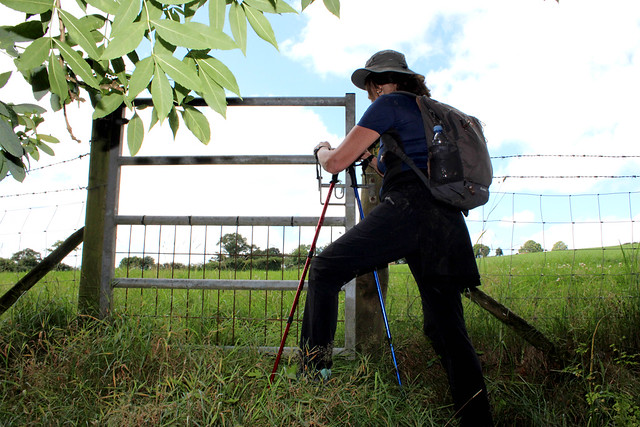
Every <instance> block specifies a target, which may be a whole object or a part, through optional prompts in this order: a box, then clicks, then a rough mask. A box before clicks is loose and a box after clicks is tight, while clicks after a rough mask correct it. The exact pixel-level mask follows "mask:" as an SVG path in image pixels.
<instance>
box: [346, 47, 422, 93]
mask: <svg viewBox="0 0 640 427" xmlns="http://www.w3.org/2000/svg"><path fill="white" fill-rule="evenodd" d="M390 71H391V72H394V73H401V74H411V75H417V76H420V74H418V73H416V72H414V71H411V70H410V69H409V67H408V66H407V60H406V59H405V57H404V55H403V54H401V53H400V52H396V51H395V50H381V51H380V52H377V53H374V54H373V56H372V57H371V58H369V60H368V61H367V62H366V64H364V68H358V69H357V70H355V71H354V72H353V74H352V75H351V81H352V82H353V84H354V85H356V87H358V88H360V89H364V90H366V86H365V84H364V82H365V80H366V79H367V76H368V75H369V74H371V73H386V72H390Z"/></svg>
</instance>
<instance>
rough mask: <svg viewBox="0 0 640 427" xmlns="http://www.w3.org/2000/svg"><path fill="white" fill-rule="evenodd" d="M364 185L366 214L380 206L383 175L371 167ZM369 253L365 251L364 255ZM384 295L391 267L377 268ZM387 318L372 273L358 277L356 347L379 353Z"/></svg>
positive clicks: (361, 350) (364, 350)
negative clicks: (379, 199) (381, 176)
mask: <svg viewBox="0 0 640 427" xmlns="http://www.w3.org/2000/svg"><path fill="white" fill-rule="evenodd" d="M362 180H363V182H364V183H365V187H364V189H363V190H362V196H361V201H362V210H363V212H364V215H365V216H366V215H367V214H368V213H369V212H371V210H372V209H373V208H374V207H375V206H377V205H378V194H379V192H380V187H381V185H382V178H380V176H379V175H378V174H377V173H375V172H374V171H373V170H372V169H371V168H369V169H367V171H366V173H364V174H363V178H362ZM364 255H365V256H366V254H364ZM378 278H379V279H380V287H381V288H382V295H383V297H384V299H385V300H386V295H387V287H388V283H389V269H388V268H384V269H381V270H378ZM386 342H387V341H386V334H385V328H384V319H383V317H382V311H381V309H380V299H379V298H378V289H377V286H376V282H375V279H374V277H373V273H370V274H365V275H362V276H359V277H358V278H357V279H356V350H357V351H359V352H363V353H368V354H376V352H378V351H379V350H380V348H381V347H382V346H384V345H386Z"/></svg>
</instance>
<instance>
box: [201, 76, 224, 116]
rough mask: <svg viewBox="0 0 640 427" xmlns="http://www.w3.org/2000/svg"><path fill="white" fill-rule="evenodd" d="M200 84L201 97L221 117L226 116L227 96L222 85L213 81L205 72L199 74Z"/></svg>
mask: <svg viewBox="0 0 640 427" xmlns="http://www.w3.org/2000/svg"><path fill="white" fill-rule="evenodd" d="M200 86H201V87H202V92H201V94H202V98H204V101H205V102H206V103H207V105H208V106H209V107H211V108H213V110H214V111H215V112H217V113H219V114H220V115H221V116H222V117H225V118H226V117H227V96H226V94H225V93H224V89H223V88H222V86H220V85H218V84H217V83H216V82H214V81H213V80H212V79H211V78H209V76H207V75H206V74H200Z"/></svg>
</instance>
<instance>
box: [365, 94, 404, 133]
mask: <svg viewBox="0 0 640 427" xmlns="http://www.w3.org/2000/svg"><path fill="white" fill-rule="evenodd" d="M393 104H394V103H393V98H392V97H390V96H388V95H382V96H380V97H379V98H378V99H376V100H375V101H374V102H373V103H372V104H371V105H370V106H369V108H367V111H365V112H364V114H363V115H362V117H361V118H360V121H359V122H358V126H362V127H364V128H367V129H371V130H373V131H376V132H378V133H379V134H380V135H382V134H383V133H385V132H386V131H388V130H389V129H391V128H392V127H393V124H394V120H395V110H394V105H393Z"/></svg>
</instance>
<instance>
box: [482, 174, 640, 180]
mask: <svg viewBox="0 0 640 427" xmlns="http://www.w3.org/2000/svg"><path fill="white" fill-rule="evenodd" d="M509 178H515V179H540V178H542V179H586V178H589V179H605V178H607V179H623V178H640V175H502V176H494V177H493V179H495V180H503V181H504V180H507V179H509Z"/></svg>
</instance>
